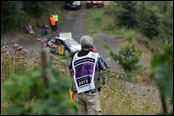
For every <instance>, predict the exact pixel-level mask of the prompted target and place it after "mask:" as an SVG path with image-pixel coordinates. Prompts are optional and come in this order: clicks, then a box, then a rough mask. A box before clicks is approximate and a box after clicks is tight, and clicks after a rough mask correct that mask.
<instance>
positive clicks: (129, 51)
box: [110, 44, 142, 71]
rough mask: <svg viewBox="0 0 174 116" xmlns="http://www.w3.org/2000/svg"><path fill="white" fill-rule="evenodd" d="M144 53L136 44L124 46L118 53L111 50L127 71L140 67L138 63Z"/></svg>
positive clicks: (114, 57)
mask: <svg viewBox="0 0 174 116" xmlns="http://www.w3.org/2000/svg"><path fill="white" fill-rule="evenodd" d="M141 54H142V50H141V49H140V48H137V47H136V46H135V44H129V45H126V46H124V47H122V48H120V51H119V53H118V54H115V53H114V52H113V51H110V55H111V56H112V58H113V59H114V60H115V61H118V62H119V65H120V66H121V67H122V68H123V69H124V70H125V71H131V70H133V69H138V68H140V66H138V65H137V63H138V62H139V60H140V56H141Z"/></svg>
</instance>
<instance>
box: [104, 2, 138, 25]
mask: <svg viewBox="0 0 174 116" xmlns="http://www.w3.org/2000/svg"><path fill="white" fill-rule="evenodd" d="M117 3H118V5H116V6H112V8H110V9H107V10H106V11H105V14H108V15H112V16H115V18H116V20H117V21H118V25H119V26H126V27H128V28H133V27H135V26H136V24H137V22H136V18H135V15H136V14H135V13H136V2H134V1H119V2H117Z"/></svg>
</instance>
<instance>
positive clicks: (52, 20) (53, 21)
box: [50, 16, 56, 26]
mask: <svg viewBox="0 0 174 116" xmlns="http://www.w3.org/2000/svg"><path fill="white" fill-rule="evenodd" d="M50 22H51V25H53V26H54V25H56V21H55V19H54V17H53V16H51V17H50Z"/></svg>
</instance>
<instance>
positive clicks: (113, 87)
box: [100, 78, 161, 115]
mask: <svg viewBox="0 0 174 116" xmlns="http://www.w3.org/2000/svg"><path fill="white" fill-rule="evenodd" d="M100 99H101V109H102V114H103V115H113V114H114V115H155V114H157V113H159V112H161V107H159V106H160V103H159V102H155V101H153V100H152V99H151V98H150V97H148V95H147V97H146V98H144V99H142V98H141V95H140V93H138V92H137V91H135V90H129V91H128V92H125V90H124V86H122V85H121V84H120V81H119V80H115V79H113V78H108V79H107V82H106V85H105V86H104V87H103V89H102V92H101V94H100Z"/></svg>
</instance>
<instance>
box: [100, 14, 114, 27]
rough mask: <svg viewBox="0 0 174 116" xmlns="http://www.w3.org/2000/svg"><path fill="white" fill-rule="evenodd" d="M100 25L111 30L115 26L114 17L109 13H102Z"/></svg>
mask: <svg viewBox="0 0 174 116" xmlns="http://www.w3.org/2000/svg"><path fill="white" fill-rule="evenodd" d="M101 26H102V28H103V29H105V30H111V29H114V28H115V27H116V21H115V19H114V17H111V16H109V15H108V16H107V15H104V16H102V18H101Z"/></svg>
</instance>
